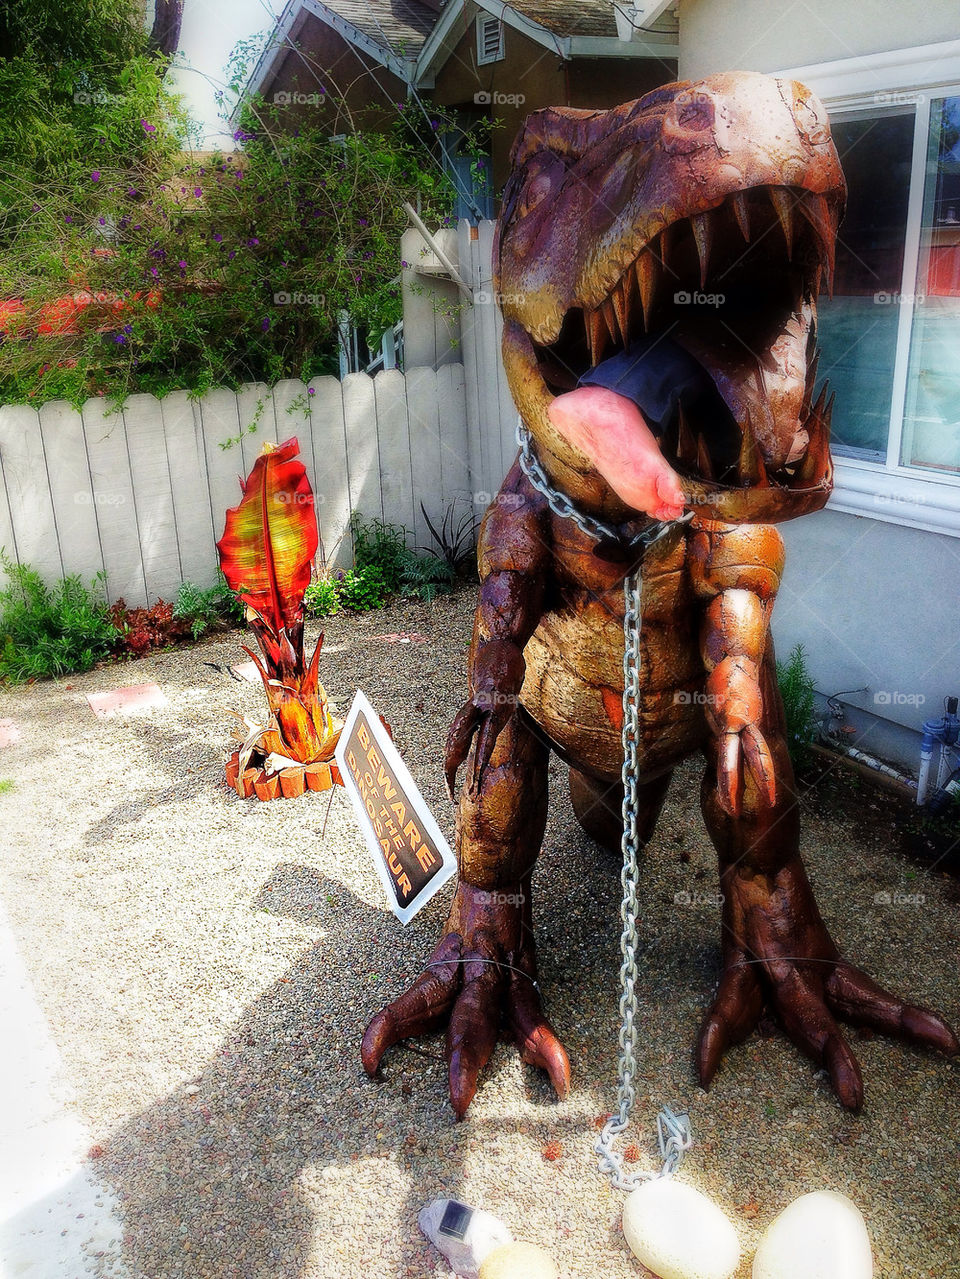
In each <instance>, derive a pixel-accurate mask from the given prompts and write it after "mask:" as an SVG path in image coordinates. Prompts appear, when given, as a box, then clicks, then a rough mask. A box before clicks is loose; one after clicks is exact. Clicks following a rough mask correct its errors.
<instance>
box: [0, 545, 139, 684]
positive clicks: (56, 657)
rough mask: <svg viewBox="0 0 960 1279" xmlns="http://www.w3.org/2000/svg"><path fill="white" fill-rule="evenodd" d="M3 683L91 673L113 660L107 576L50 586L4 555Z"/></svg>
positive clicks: (0, 556)
mask: <svg viewBox="0 0 960 1279" xmlns="http://www.w3.org/2000/svg"><path fill="white" fill-rule="evenodd" d="M0 566H2V568H3V570H4V572H5V573H6V575H7V583H6V585H5V586H4V587H2V588H0V680H4V681H6V682H8V683H11V684H20V683H24V682H26V681H28V680H35V679H50V678H52V677H53V676H56V675H69V674H72V673H73V672H75V671H87V670H89V669H90V667H91V666H93V665H94V664H95V663H96V662H98V661H100V660H101V659H102V658H104V657H107V656H109V654H110V652H111V650H112V649H113V646H114V644H115V643H116V641H117V638H118V634H117V630H116V628H115V627H114V626H113V625H112V623H111V621H110V617H109V613H108V610H107V602H106V598H105V596H104V593H103V574H102V573H101V574H98V576H97V577H96V578H95V579H94V580H93V581H92V582H91V583H90V585H89V586H85V585H84V583H83V581H82V580H81V579H80V577H79V576H76V575H74V576H70V577H64V578H61V580H60V581H59V582H57V584H56V585H55V586H48V585H47V584H46V583H45V582H44V581H43V579H42V578H41V576H40V574H39V573H38V572H37V570H36V569H33V568H30V567H29V565H27V564H15V563H14V562H13V561H12V560H11V559H10V558H9V557H8V556H7V555H6V554H5V553H4V552H3V551H0Z"/></svg>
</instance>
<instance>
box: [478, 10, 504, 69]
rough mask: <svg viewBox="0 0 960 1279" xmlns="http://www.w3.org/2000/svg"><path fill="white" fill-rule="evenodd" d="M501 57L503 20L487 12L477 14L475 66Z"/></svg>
mask: <svg viewBox="0 0 960 1279" xmlns="http://www.w3.org/2000/svg"><path fill="white" fill-rule="evenodd" d="M502 57H503V22H502V21H501V20H500V19H499V18H494V17H492V16H491V15H490V14H489V13H480V14H478V15H477V66H478V67H482V66H483V65H484V64H485V63H487V62H499V61H500V60H501V59H502Z"/></svg>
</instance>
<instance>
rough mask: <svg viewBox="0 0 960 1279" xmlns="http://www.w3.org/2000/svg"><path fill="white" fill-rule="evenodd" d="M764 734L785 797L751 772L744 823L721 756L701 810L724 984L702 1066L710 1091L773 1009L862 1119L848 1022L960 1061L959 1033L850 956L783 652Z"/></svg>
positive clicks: (768, 690) (765, 685)
mask: <svg viewBox="0 0 960 1279" xmlns="http://www.w3.org/2000/svg"><path fill="white" fill-rule="evenodd" d="M761 694H762V700H763V707H764V710H763V714H762V718H761V721H760V725H759V727H760V730H761V732H762V734H763V738H764V739H765V741H766V743H767V745H768V746H769V750H770V753H771V756H772V762H773V766H774V772H775V776H776V797H775V799H774V802H773V803H772V804H771V803H770V801H769V797H768V796H767V795H765V794H764V793H763V791H762V788H761V787H760V786H759V785H758V783H757V781H756V780H755V777H754V773H753V771H752V770H751V769H748V768H746V767H745V768H744V769H743V780H742V792H741V796H742V798H741V802H740V812H739V816H733V815H731V813H730V812H729V810H728V808H727V807H725V806H724V804H723V802H722V792H721V790H720V788H718V785H717V765H718V763H722V762H723V761H722V760H721V759H720V755H721V750H722V747H721V746H720V745H719V739H715V741H714V743H713V744H712V746H711V750H712V752H713V753H712V756H711V758H710V762H709V764H708V768H707V771H706V774H705V776H704V779H703V788H702V793H701V803H702V807H703V813H704V818H705V820H706V824H707V828H708V830H709V832H710V836H711V838H712V840H713V842H714V844H715V846H716V849H717V852H718V853H719V856H720V886H721V891H722V893H723V895H724V903H723V975H722V977H721V980H720V985H719V989H718V991H717V995H716V998H715V1000H714V1003H713V1006H712V1007H711V1008H710V1010H709V1012H708V1013H707V1015H706V1018H705V1020H704V1023H703V1026H702V1029H701V1031H700V1038H699V1043H698V1046H697V1054H696V1055H697V1068H698V1073H699V1076H700V1082H701V1083H702V1085H703V1087H704V1088H706V1087H709V1084H710V1081H711V1080H712V1078H713V1076H714V1073H715V1072H716V1069H717V1067H718V1065H719V1064H720V1059H721V1057H722V1056H723V1054H724V1052H725V1051H726V1049H727V1047H729V1046H730V1045H732V1044H736V1043H739V1042H740V1041H741V1040H743V1039H745V1038H746V1037H747V1035H749V1034H750V1032H751V1030H753V1028H754V1027H755V1026H756V1024H757V1022H758V1020H759V1018H760V1016H761V1014H762V1013H763V1011H764V1008H767V1007H768V1008H769V1009H770V1010H771V1012H772V1013H773V1014H774V1016H775V1017H776V1018H777V1020H778V1021H779V1022H780V1024H781V1025H782V1027H783V1029H784V1030H785V1031H786V1032H787V1034H788V1035H789V1037H790V1038H791V1039H792V1040H793V1042H794V1043H795V1044H796V1045H797V1046H798V1047H799V1048H801V1049H802V1050H803V1051H804V1052H806V1053H807V1055H808V1056H810V1057H811V1058H813V1060H814V1061H816V1062H817V1063H818V1064H820V1065H821V1066H823V1067H824V1068H825V1069H826V1070H827V1071H828V1072H829V1075H830V1079H831V1082H832V1084H833V1088H834V1091H835V1092H836V1093H837V1096H838V1097H839V1099H840V1101H841V1102H842V1103H843V1105H844V1106H846V1107H847V1108H848V1109H850V1110H854V1111H856V1110H859V1109H860V1106H861V1105H862V1103H863V1081H862V1078H861V1075H860V1067H859V1065H858V1063H857V1059H856V1057H855V1056H854V1054H853V1052H852V1051H851V1049H850V1046H849V1045H848V1044H847V1042H846V1041H845V1040H844V1038H843V1035H842V1034H841V1032H840V1028H839V1026H838V1025H837V1020H836V1018H838V1017H839V1018H842V1019H843V1020H844V1021H847V1022H850V1023H852V1024H853V1025H861V1026H869V1027H871V1028H873V1029H875V1030H879V1031H882V1032H884V1033H886V1034H891V1035H897V1036H899V1037H900V1038H902V1039H906V1040H909V1041H911V1042H913V1043H915V1044H919V1045H923V1046H925V1047H931V1048H938V1049H941V1050H942V1051H943V1052H947V1053H957V1052H960V1044H958V1041H957V1038H956V1036H955V1035H954V1033H953V1031H952V1030H951V1029H950V1027H949V1026H948V1025H947V1024H946V1022H945V1021H943V1019H942V1018H940V1017H938V1016H937V1015H936V1014H935V1013H933V1012H930V1011H928V1010H927V1009H924V1008H920V1007H917V1006H915V1005H913V1004H909V1003H906V1002H904V1001H903V1000H901V999H899V998H898V997H897V996H895V995H892V994H889V993H888V992H887V991H885V990H883V989H882V988H881V987H880V986H878V985H877V984H876V983H875V982H874V981H873V980H872V979H871V978H870V977H868V976H867V975H866V974H865V973H863V972H861V971H860V969H858V968H855V967H853V965H852V964H849V963H847V962H846V961H845V960H843V959H842V958H841V956H840V952H839V951H838V949H837V947H836V945H835V944H834V942H833V939H832V938H831V937H830V934H829V933H828V932H827V928H826V925H825V924H824V922H823V920H822V919H821V917H820V912H819V910H818V909H817V904H816V901H815V900H814V897H813V892H812V890H811V887H810V884H809V881H808V880H807V876H806V872H805V870H804V867H803V863H802V861H801V860H800V818H799V809H798V805H797V798H796V792H795V789H794V781H793V770H792V768H791V766H790V758H789V755H788V753H787V748H786V739H785V736H784V731H783V710H782V704H781V702H780V696H779V692H778V689H777V684H776V674H775V668H774V663H773V658H772V646H768V652H767V655H766V657H765V659H764V661H763V664H762V668H761Z"/></svg>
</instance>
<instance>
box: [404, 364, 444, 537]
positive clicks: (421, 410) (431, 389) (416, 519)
mask: <svg viewBox="0 0 960 1279" xmlns="http://www.w3.org/2000/svg"><path fill="white" fill-rule="evenodd" d="M405 381H406V392H407V421H408V424H409V431H410V462H411V467H412V471H413V475H414V477H415V478H414V486H415V487H414V492H413V496H414V499H415V509H414V513H413V525H412V527H413V531H414V539H415V543H416V545H417V546H432V544H433V539H432V537H431V535H430V529H429V528H428V526H427V521H426V520H425V519H424V515H423V511H422V510H421V509H420V503H421V502H422V503H423V505H424V506H425V507H426V509H427V513H428V514H429V516H430V519H431V520H432V521H433V523H434V526H435V527H437V528H439V527H440V522H441V521H442V520H443V509H444V505H445V501H446V497H445V494H444V492H443V480H442V465H443V462H442V456H441V455H442V452H443V441H442V439H441V426H440V424H441V422H442V421H443V418H442V417H441V415H440V399H439V395H438V393H437V381H438V374H437V373H436V372H435V371H434V370H433V369H409V370H408V371H407V373H406V374H405Z"/></svg>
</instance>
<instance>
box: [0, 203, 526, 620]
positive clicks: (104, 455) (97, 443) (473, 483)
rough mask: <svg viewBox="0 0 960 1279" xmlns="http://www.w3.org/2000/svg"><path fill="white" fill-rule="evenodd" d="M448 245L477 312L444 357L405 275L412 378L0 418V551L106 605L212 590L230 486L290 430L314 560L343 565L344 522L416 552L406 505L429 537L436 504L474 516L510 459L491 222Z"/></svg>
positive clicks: (21, 409) (384, 374)
mask: <svg viewBox="0 0 960 1279" xmlns="http://www.w3.org/2000/svg"><path fill="white" fill-rule="evenodd" d="M409 235H410V233H409V232H408V233H407V235H406V236H405V237H404V245H405V246H407V245H408V243H409V239H408V237H409ZM448 241H449V242H447V243H446V249H447V251H449V252H450V254H451V256H453V255H456V254H459V270H460V273H461V275H462V276H463V278H464V279H465V280H466V281H467V282H468V283H469V284H470V285H471V287H472V288H473V290H474V295H475V297H476V298H477V301H476V303H475V304H470V303H469V302H468V303H466V304H465V305H463V306H462V307H461V308H460V311H459V315H458V319H457V325H458V335H459V340H458V342H457V344H456V345H452V344H451V340H450V337H449V333H448V332H447V330H446V328H445V327H444V325H443V324H442V322H441V321H440V320H439V319H436V316H435V310H436V309H435V308H433V306H432V303H431V302H430V301H429V299H428V300H427V301H426V302H425V301H424V299H425V296H426V294H425V290H424V289H423V288H422V287H421V285H422V284H423V283H424V282H426V284H427V285H428V286H429V285H430V283H431V278H430V276H429V275H427V276H425V277H418V278H419V281H420V283H419V284H418V287H417V291H416V295H415V296H416V302H417V306H419V308H420V309H419V311H418V312H417V317H418V318H417V330H416V334H415V336H418V337H419V338H420V339H421V340H420V343H419V345H420V348H421V349H422V350H424V351H425V352H427V358H426V359H425V360H424V364H423V366H422V367H412V368H411V367H408V368H407V370H406V372H404V373H401V372H399V371H398V370H396V369H389V370H386V371H381V372H379V373H377V374H376V375H375V376H373V377H371V376H369V375H368V374H366V373H351V374H348V375H347V376H346V377H345V378H343V380H342V381H340V380H339V379H337V378H333V377H321V378H317V379H315V380H314V381H313V382H311V383H310V384H309V386H306V385H304V384H303V383H302V382H299V381H294V380H290V381H284V382H279V383H278V384H277V385H276V386H274V387H272V388H271V387H268V386H266V385H262V384H255V385H250V386H244V387H243V388H241V390H240V391H231V390H226V389H217V390H212V391H208V392H207V394H206V395H204V396H203V397H202V398H200V399H196V400H194V399H191V398H190V397H189V396H188V394H187V393H186V392H185V391H173V392H171V393H170V394H169V395H167V396H165V397H164V398H163V399H162V400H158V399H156V398H155V397H154V396H152V395H133V396H130V397H129V399H128V400H127V401H126V402H125V404H124V406H123V408H122V409H121V410H119V411H115V412H111V411H110V410H109V409H108V408H107V406H106V404H105V403H104V401H103V400H102V399H91V400H88V401H87V402H86V403H85V404H84V405H83V408H82V409H81V410H79V411H78V410H76V409H74V408H73V407H71V406H70V405H69V404H67V403H65V402H64V401H53V402H50V403H48V404H44V405H43V406H42V407H41V408H40V409H39V411H38V410H36V409H33V408H30V407H29V406H14V405H7V406H3V407H0V547H2V548H3V549H4V550H5V552H6V554H7V555H8V556H9V557H10V558H11V559H13V560H15V561H19V562H20V563H22V564H29V565H31V566H33V567H34V568H36V569H38V570H39V571H40V573H41V574H42V575H43V577H44V579H45V580H47V581H49V582H53V581H56V580H57V579H59V578H60V577H63V576H67V575H70V574H74V573H78V574H80V575H81V577H83V578H84V579H85V580H89V579H90V578H92V577H93V576H94V575H95V574H97V573H101V572H102V573H103V574H104V578H105V585H106V591H107V596H108V598H109V599H110V600H116V599H118V598H120V597H121V596H122V597H123V598H124V599H125V600H126V602H127V604H129V605H131V606H135V605H143V604H148V603H149V604H152V603H154V602H156V600H158V599H166V600H170V599H174V598H175V597H176V593H177V590H178V588H179V586H180V584H181V583H182V582H185V581H191V582H195V583H197V584H198V585H203V586H206V585H209V584H212V582H213V581H214V580H215V577H216V565H217V553H216V546H215V543H216V541H217V539H218V538H219V537H220V535H221V534H222V532H223V526H224V513H225V511H226V509H227V507H229V506H235V505H236V504H237V502H238V501H239V499H240V488H239V484H238V477H239V476H240V475H246V474H247V473H248V472H249V470H250V468H251V466H252V465H253V463H254V461H255V459H256V457H257V455H258V453H259V452H260V450H261V449H262V447H263V444H264V442H265V441H266V440H272V441H282V440H286V439H288V438H289V437H290V436H292V435H295V436H297V438H298V439H299V441H300V451H301V457H302V460H303V462H304V464H305V465H306V468H307V474H308V476H309V479H310V483H311V485H312V487H313V490H314V493H315V494H316V499H317V515H318V517H319V521H320V532H321V538H322V542H323V547H324V551H325V554H326V559H327V563H328V564H329V565H331V566H336V567H346V566H348V565H349V564H351V563H352V558H353V547H352V543H351V538H350V530H349V520H350V515H351V512H354V511H359V512H360V513H361V514H362V515H363V516H364V517H365V518H367V519H370V518H372V517H380V518H382V519H385V520H387V521H389V522H390V523H393V524H400V525H403V526H404V527H405V528H407V529H408V530H410V541H411V542H412V543H413V544H415V545H418V546H429V545H431V537H430V533H429V529H428V527H427V523H426V520H425V518H424V515H423V512H422V511H421V509H420V504H421V503H423V505H424V507H426V510H427V513H428V514H429V516H430V519H431V520H432V521H433V523H434V524H435V525H437V526H439V524H440V522H442V520H443V517H444V513H445V512H446V510H447V509H448V508H449V507H450V505H451V504H453V503H456V504H457V518H458V520H459V518H460V517H461V516H462V515H463V514H465V513H466V511H467V510H468V509H472V510H473V511H474V512H475V513H477V514H481V513H482V511H483V508H484V506H485V505H486V503H487V502H488V501H489V500H490V496H491V495H493V494H495V493H496V491H497V489H498V488H499V486H500V483H501V481H502V479H503V476H504V475H505V474H506V472H507V470H508V469H509V467H510V464H511V461H512V459H513V456H514V454H515V452H516V446H515V443H514V430H515V424H516V410H515V409H514V407H513V403H512V400H511V398H510V393H509V390H508V389H507V385H506V379H505V376H504V371H503V366H502V363H501V360H500V331H501V321H500V315H499V312H498V310H497V307H496V306H495V305H494V303H493V286H492V282H491V278H490V254H491V245H492V241H493V223H492V222H486V223H481V225H480V226H479V227H478V228H471V227H470V226H469V224H467V223H461V224H460V226H459V228H458V229H457V232H456V233H455V235H454V234H452V233H451V234H449V236H448ZM405 252H411V250H409V249H407V248H406V247H405ZM443 287H447V288H448V289H449V284H448V283H447V284H446V285H445V284H444V282H441V281H439V280H438V281H437V288H438V289H442V288H443ZM405 323H406V321H405ZM435 323H436V326H437V335H438V336H437V337H436V341H434V334H433V328H434V324H435ZM428 329H429V334H427V330H428ZM425 338H428V340H426V341H425V340H424V339H425ZM444 344H446V349H444ZM414 345H416V344H414ZM428 348H430V349H429V351H428ZM451 355H454V356H456V357H457V359H456V360H452V359H451V358H450V357H451ZM461 361H462V362H461ZM434 364H437V365H439V367H433V365H434ZM251 427H252V428H253V429H252V430H251V429H250V428H251Z"/></svg>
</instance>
